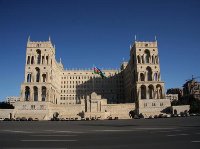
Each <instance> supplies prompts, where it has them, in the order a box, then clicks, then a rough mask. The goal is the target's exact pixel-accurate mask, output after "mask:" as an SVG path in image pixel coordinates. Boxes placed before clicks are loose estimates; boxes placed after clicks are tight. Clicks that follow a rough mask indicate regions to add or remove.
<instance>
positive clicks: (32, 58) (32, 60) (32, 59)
mask: <svg viewBox="0 0 200 149" xmlns="http://www.w3.org/2000/svg"><path fill="white" fill-rule="evenodd" d="M31 64H34V56H32V57H31Z"/></svg>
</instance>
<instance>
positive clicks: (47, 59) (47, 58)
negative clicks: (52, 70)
mask: <svg viewBox="0 0 200 149" xmlns="http://www.w3.org/2000/svg"><path fill="white" fill-rule="evenodd" d="M46 61H47V65H48V63H49V57H48V56H46Z"/></svg>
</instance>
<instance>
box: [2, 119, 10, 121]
mask: <svg viewBox="0 0 200 149" xmlns="http://www.w3.org/2000/svg"><path fill="white" fill-rule="evenodd" d="M3 121H11V119H9V118H4V120H3Z"/></svg>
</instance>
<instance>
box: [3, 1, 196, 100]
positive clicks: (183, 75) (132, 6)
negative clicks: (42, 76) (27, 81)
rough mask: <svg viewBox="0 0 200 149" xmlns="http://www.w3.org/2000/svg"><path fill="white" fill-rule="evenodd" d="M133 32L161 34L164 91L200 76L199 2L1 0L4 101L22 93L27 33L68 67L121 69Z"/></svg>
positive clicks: (144, 36) (142, 36)
mask: <svg viewBox="0 0 200 149" xmlns="http://www.w3.org/2000/svg"><path fill="white" fill-rule="evenodd" d="M135 34H136V35H137V40H139V41H154V36H155V35H156V36H157V40H158V46H159V47H158V48H159V56H160V66H161V75H162V80H163V81H165V86H166V89H167V88H171V87H181V86H182V85H183V83H184V82H185V80H186V79H190V78H191V77H192V75H194V76H200V65H199V64H200V63H199V61H200V1H199V0H0V52H1V54H0V66H1V69H0V100H3V99H4V98H5V97H6V96H18V95H19V93H20V85H21V83H22V82H23V81H24V65H25V50H26V42H27V38H28V36H29V35H30V36H31V40H34V41H45V40H48V37H49V35H50V36H51V39H52V41H53V43H55V45H56V58H57V60H59V58H60V57H61V58H62V62H63V64H64V67H65V68H91V67H92V65H93V64H95V65H96V66H98V67H100V68H102V67H103V68H119V66H120V63H121V62H122V59H123V58H125V60H128V59H129V45H130V44H131V43H132V42H133V41H134V35H135Z"/></svg>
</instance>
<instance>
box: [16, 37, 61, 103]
mask: <svg viewBox="0 0 200 149" xmlns="http://www.w3.org/2000/svg"><path fill="white" fill-rule="evenodd" d="M56 64H57V62H56V60H55V47H53V45H52V43H51V40H50V38H49V40H48V41H44V42H41V41H39V42H34V41H30V38H29V39H28V42H27V48H26V64H25V77H24V83H23V84H22V85H21V97H20V101H30V102H52V103H57V99H58V98H59V93H58V91H59V90H58V88H59V85H58V84H57V83H58V79H57V78H58V77H56V75H55V74H56V67H55V65H56Z"/></svg>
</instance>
